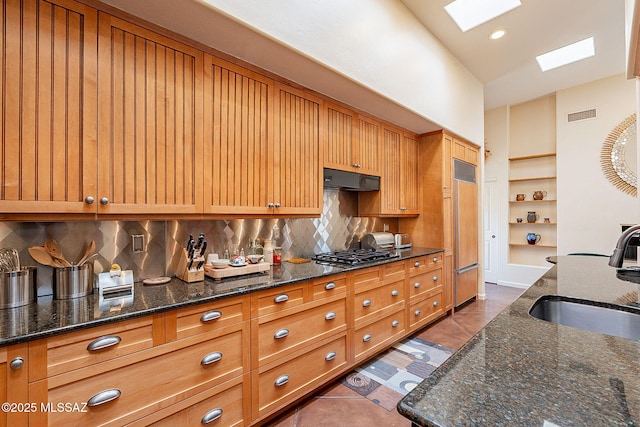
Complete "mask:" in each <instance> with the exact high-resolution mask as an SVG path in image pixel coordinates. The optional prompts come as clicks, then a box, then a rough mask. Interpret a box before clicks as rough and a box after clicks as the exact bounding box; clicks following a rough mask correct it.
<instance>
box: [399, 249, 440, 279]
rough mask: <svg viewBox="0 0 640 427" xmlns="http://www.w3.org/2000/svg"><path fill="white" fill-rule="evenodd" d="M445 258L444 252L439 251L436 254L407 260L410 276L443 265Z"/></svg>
mask: <svg viewBox="0 0 640 427" xmlns="http://www.w3.org/2000/svg"><path fill="white" fill-rule="evenodd" d="M443 258H444V254H443V253H442V252H437V253H435V254H431V255H425V256H421V257H417V258H412V259H410V260H407V262H408V263H409V276H415V275H417V274H422V273H424V272H426V271H428V270H430V269H432V268H435V267H441V266H442V262H443Z"/></svg>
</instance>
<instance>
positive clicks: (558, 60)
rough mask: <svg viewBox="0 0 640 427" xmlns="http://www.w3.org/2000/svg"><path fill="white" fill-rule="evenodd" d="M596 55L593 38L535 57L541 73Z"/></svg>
mask: <svg viewBox="0 0 640 427" xmlns="http://www.w3.org/2000/svg"><path fill="white" fill-rule="evenodd" d="M595 54H596V51H595V47H594V43H593V37H589V38H588V39H584V40H580V41H579V42H575V43H573V44H570V45H568V46H565V47H561V48H559V49H556V50H552V51H551V52H547V53H544V54H542V55H538V56H536V61H538V65H540V69H541V70H542V71H548V70H552V69H554V68H558V67H561V66H563V65H567V64H571V63H572V62H576V61H580V60H581V59H585V58H589V57H590V56H593V55H595Z"/></svg>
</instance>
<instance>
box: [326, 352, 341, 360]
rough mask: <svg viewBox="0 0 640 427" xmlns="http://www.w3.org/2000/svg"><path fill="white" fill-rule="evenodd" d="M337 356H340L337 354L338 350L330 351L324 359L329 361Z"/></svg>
mask: <svg viewBox="0 0 640 427" xmlns="http://www.w3.org/2000/svg"><path fill="white" fill-rule="evenodd" d="M336 356H338V355H337V354H336V352H335V351H332V352H330V353H327V355H326V356H325V357H324V360H326V361H327V362H328V361H330V360H333V359H335V358H336Z"/></svg>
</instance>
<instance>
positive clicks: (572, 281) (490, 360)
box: [398, 256, 640, 427]
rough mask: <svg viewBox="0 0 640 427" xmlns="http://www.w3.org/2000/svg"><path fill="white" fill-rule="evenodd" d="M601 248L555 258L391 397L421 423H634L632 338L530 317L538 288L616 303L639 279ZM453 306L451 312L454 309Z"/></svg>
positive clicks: (638, 395)
mask: <svg viewBox="0 0 640 427" xmlns="http://www.w3.org/2000/svg"><path fill="white" fill-rule="evenodd" d="M607 261H608V259H607V258H602V257H590V256H565V257H558V263H557V264H556V265H555V266H554V267H553V268H551V269H550V270H549V271H548V272H547V273H546V274H545V275H543V276H542V277H541V278H540V279H539V280H538V281H536V282H535V283H534V284H533V285H532V286H531V287H530V288H528V289H527V290H526V291H525V292H524V293H523V294H522V296H520V297H519V298H518V299H517V300H516V301H514V302H513V304H511V306H509V307H508V308H506V309H505V310H504V311H503V312H502V313H500V314H499V315H498V316H497V317H496V318H495V319H494V320H492V321H491V322H490V323H489V324H488V325H487V326H486V327H485V328H484V329H483V330H482V331H480V332H479V333H478V334H477V335H476V336H474V337H473V338H472V339H471V340H470V341H469V342H468V343H467V344H465V346H463V348H462V349H460V351H458V352H456V353H455V354H454V355H453V356H451V357H450V358H449V359H448V360H447V361H446V362H445V363H443V364H442V365H441V366H440V367H439V368H438V369H436V370H435V371H434V372H433V374H432V375H431V376H430V377H428V378H427V379H426V380H424V381H423V382H422V383H421V384H419V385H418V386H417V387H416V388H415V389H414V390H412V391H411V392H410V393H409V394H408V395H407V396H405V397H404V398H403V399H402V400H401V401H400V403H399V404H398V411H399V412H400V413H401V414H403V415H404V416H406V417H407V418H409V419H410V420H412V421H413V422H415V423H416V424H418V425H423V426H510V427H511V426H540V427H542V426H545V427H547V426H548V427H555V426H614V425H626V426H632V425H639V424H640V341H636V340H631V339H625V338H618V337H614V336H610V335H604V334H600V333H596V332H590V331H586V330H581V329H576V328H571V327H567V326H561V325H557V324H554V323H550V322H546V321H543V320H539V319H536V318H534V317H531V316H530V315H529V314H528V313H529V309H530V308H531V306H532V305H533V304H534V303H535V301H536V300H537V299H538V298H539V297H541V296H543V295H562V296H568V297H574V298H579V299H587V300H594V301H598V302H602V303H605V304H616V305H624V304H625V303H626V302H633V301H636V302H637V301H638V285H637V284H634V283H629V282H626V281H622V280H619V279H618V278H617V277H616V269H614V268H612V267H609V266H608V265H607ZM454 316H455V314H454Z"/></svg>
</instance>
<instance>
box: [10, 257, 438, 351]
mask: <svg viewBox="0 0 640 427" xmlns="http://www.w3.org/2000/svg"><path fill="white" fill-rule="evenodd" d="M440 251H442V249H436V248H411V249H403V250H398V251H395V252H396V253H397V254H398V257H395V258H390V259H389V260H385V261H380V262H375V263H368V264H366V265H362V266H357V267H351V266H344V267H332V266H328V265H321V264H318V263H316V262H313V261H312V262H308V263H304V264H291V263H287V262H283V263H282V264H281V265H279V266H273V267H272V268H271V270H270V271H269V272H268V273H265V274H260V273H259V274H251V275H247V276H239V277H236V278H229V279H223V280H220V281H217V280H212V279H210V278H206V279H205V280H204V281H202V282H194V283H185V282H183V281H181V280H180V279H177V278H175V277H174V278H172V280H171V282H169V283H167V284H164V285H155V286H146V285H143V284H142V283H141V282H139V283H136V284H135V287H134V292H133V297H132V298H128V299H122V300H121V301H119V303H120V304H119V305H117V304H116V302H112V303H111V304H105V303H104V302H103V303H102V304H101V302H100V300H99V295H98V292H97V290H96V292H94V293H93V294H92V295H89V296H86V297H80V298H74V299H67V300H54V299H53V298H52V297H51V296H48V297H40V298H38V301H37V302H36V303H33V304H28V305H25V306H22V307H16V308H9V309H4V310H0V347H2V346H7V345H11V344H17V343H20V342H25V341H31V340H35V339H38V338H43V337H48V336H52V335H58V334H61V333H65V332H69V331H72V330H77V329H83V328H88V327H94V326H99V325H102V324H107V323H110V322H117V321H120V320H125V319H130V318H134V317H139V316H145V315H148V314H153V313H159V312H162V311H168V310H173V309H176V308H180V307H186V306H189V305H194V304H202V303H206V302H211V301H215V300H218V299H222V298H230V297H234V296H237V295H243V294H247V293H251V292H255V291H259V290H263V289H269V288H274V287H278V286H284V285H289V284H292V283H297V282H302V281H305V280H312V279H317V278H320V277H324V276H331V275H334V274H340V273H344V272H346V271H349V270H354V269H358V268H366V267H372V266H375V265H379V264H385V263H388V262H396V261H401V260H404V259H409V258H415V257H419V256H423V255H429V254H432V253H435V252H440ZM111 305H115V307H111V308H110V306H111Z"/></svg>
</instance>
